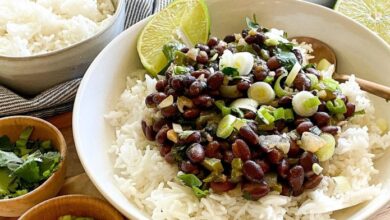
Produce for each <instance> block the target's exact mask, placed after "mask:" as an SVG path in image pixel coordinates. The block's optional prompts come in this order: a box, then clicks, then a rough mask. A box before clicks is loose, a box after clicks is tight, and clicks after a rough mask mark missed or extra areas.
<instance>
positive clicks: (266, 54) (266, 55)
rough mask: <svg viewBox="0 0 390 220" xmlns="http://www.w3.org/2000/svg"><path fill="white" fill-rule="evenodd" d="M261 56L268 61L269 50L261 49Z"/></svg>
mask: <svg viewBox="0 0 390 220" xmlns="http://www.w3.org/2000/svg"><path fill="white" fill-rule="evenodd" d="M260 55H261V58H263V60H265V61H267V60H268V59H269V52H268V50H264V49H261V50H260Z"/></svg>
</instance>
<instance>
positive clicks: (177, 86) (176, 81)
mask: <svg viewBox="0 0 390 220" xmlns="http://www.w3.org/2000/svg"><path fill="white" fill-rule="evenodd" d="M171 79H172V80H171V81H170V82H171V87H172V88H173V89H174V90H176V91H178V90H182V89H183V88H184V87H183V85H184V83H183V78H182V77H181V76H173V77H172V78H171Z"/></svg>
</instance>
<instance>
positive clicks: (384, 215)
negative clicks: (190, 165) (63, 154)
mask: <svg viewBox="0 0 390 220" xmlns="http://www.w3.org/2000/svg"><path fill="white" fill-rule="evenodd" d="M48 121H50V122H51V123H52V124H54V125H55V126H56V127H57V128H59V129H60V131H61V132H62V134H63V135H64V137H65V140H66V144H67V146H68V163H67V173H66V176H67V180H66V182H65V184H64V186H63V187H62V189H61V191H60V193H59V195H67V194H86V195H92V196H96V197H100V198H103V196H102V195H101V194H100V193H99V191H98V190H97V189H96V188H95V186H94V185H93V184H92V183H91V181H90V180H89V178H88V176H87V175H86V174H85V173H84V169H83V167H82V165H81V162H80V160H79V158H78V156H77V151H76V148H75V144H74V141H73V133H72V132H73V131H72V114H71V113H65V114H62V115H59V116H55V117H53V118H50V119H48ZM11 219H12V220H13V219H15V218H2V217H0V220H11ZM387 219H390V203H389V204H388V205H387V206H386V207H384V208H382V209H380V210H379V211H378V212H377V213H376V214H375V215H374V216H372V217H371V218H370V219H369V220H387Z"/></svg>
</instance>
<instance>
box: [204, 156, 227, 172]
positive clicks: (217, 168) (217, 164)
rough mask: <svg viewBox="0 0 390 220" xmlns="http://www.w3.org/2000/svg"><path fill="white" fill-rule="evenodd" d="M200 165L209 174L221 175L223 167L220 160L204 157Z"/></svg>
mask: <svg viewBox="0 0 390 220" xmlns="http://www.w3.org/2000/svg"><path fill="white" fill-rule="evenodd" d="M202 165H203V166H204V167H205V168H206V169H208V170H209V171H211V172H216V173H222V171H223V166H222V163H221V160H220V159H217V158H208V157H206V158H205V159H204V160H203V162H202Z"/></svg>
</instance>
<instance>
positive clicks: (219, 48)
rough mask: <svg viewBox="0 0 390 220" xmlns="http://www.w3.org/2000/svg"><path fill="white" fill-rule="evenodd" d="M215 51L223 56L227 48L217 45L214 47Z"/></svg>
mask: <svg viewBox="0 0 390 220" xmlns="http://www.w3.org/2000/svg"><path fill="white" fill-rule="evenodd" d="M214 49H215V51H217V53H218V55H219V56H222V54H223V52H224V51H225V49H226V48H225V47H224V46H222V45H217V46H215V47H214Z"/></svg>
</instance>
